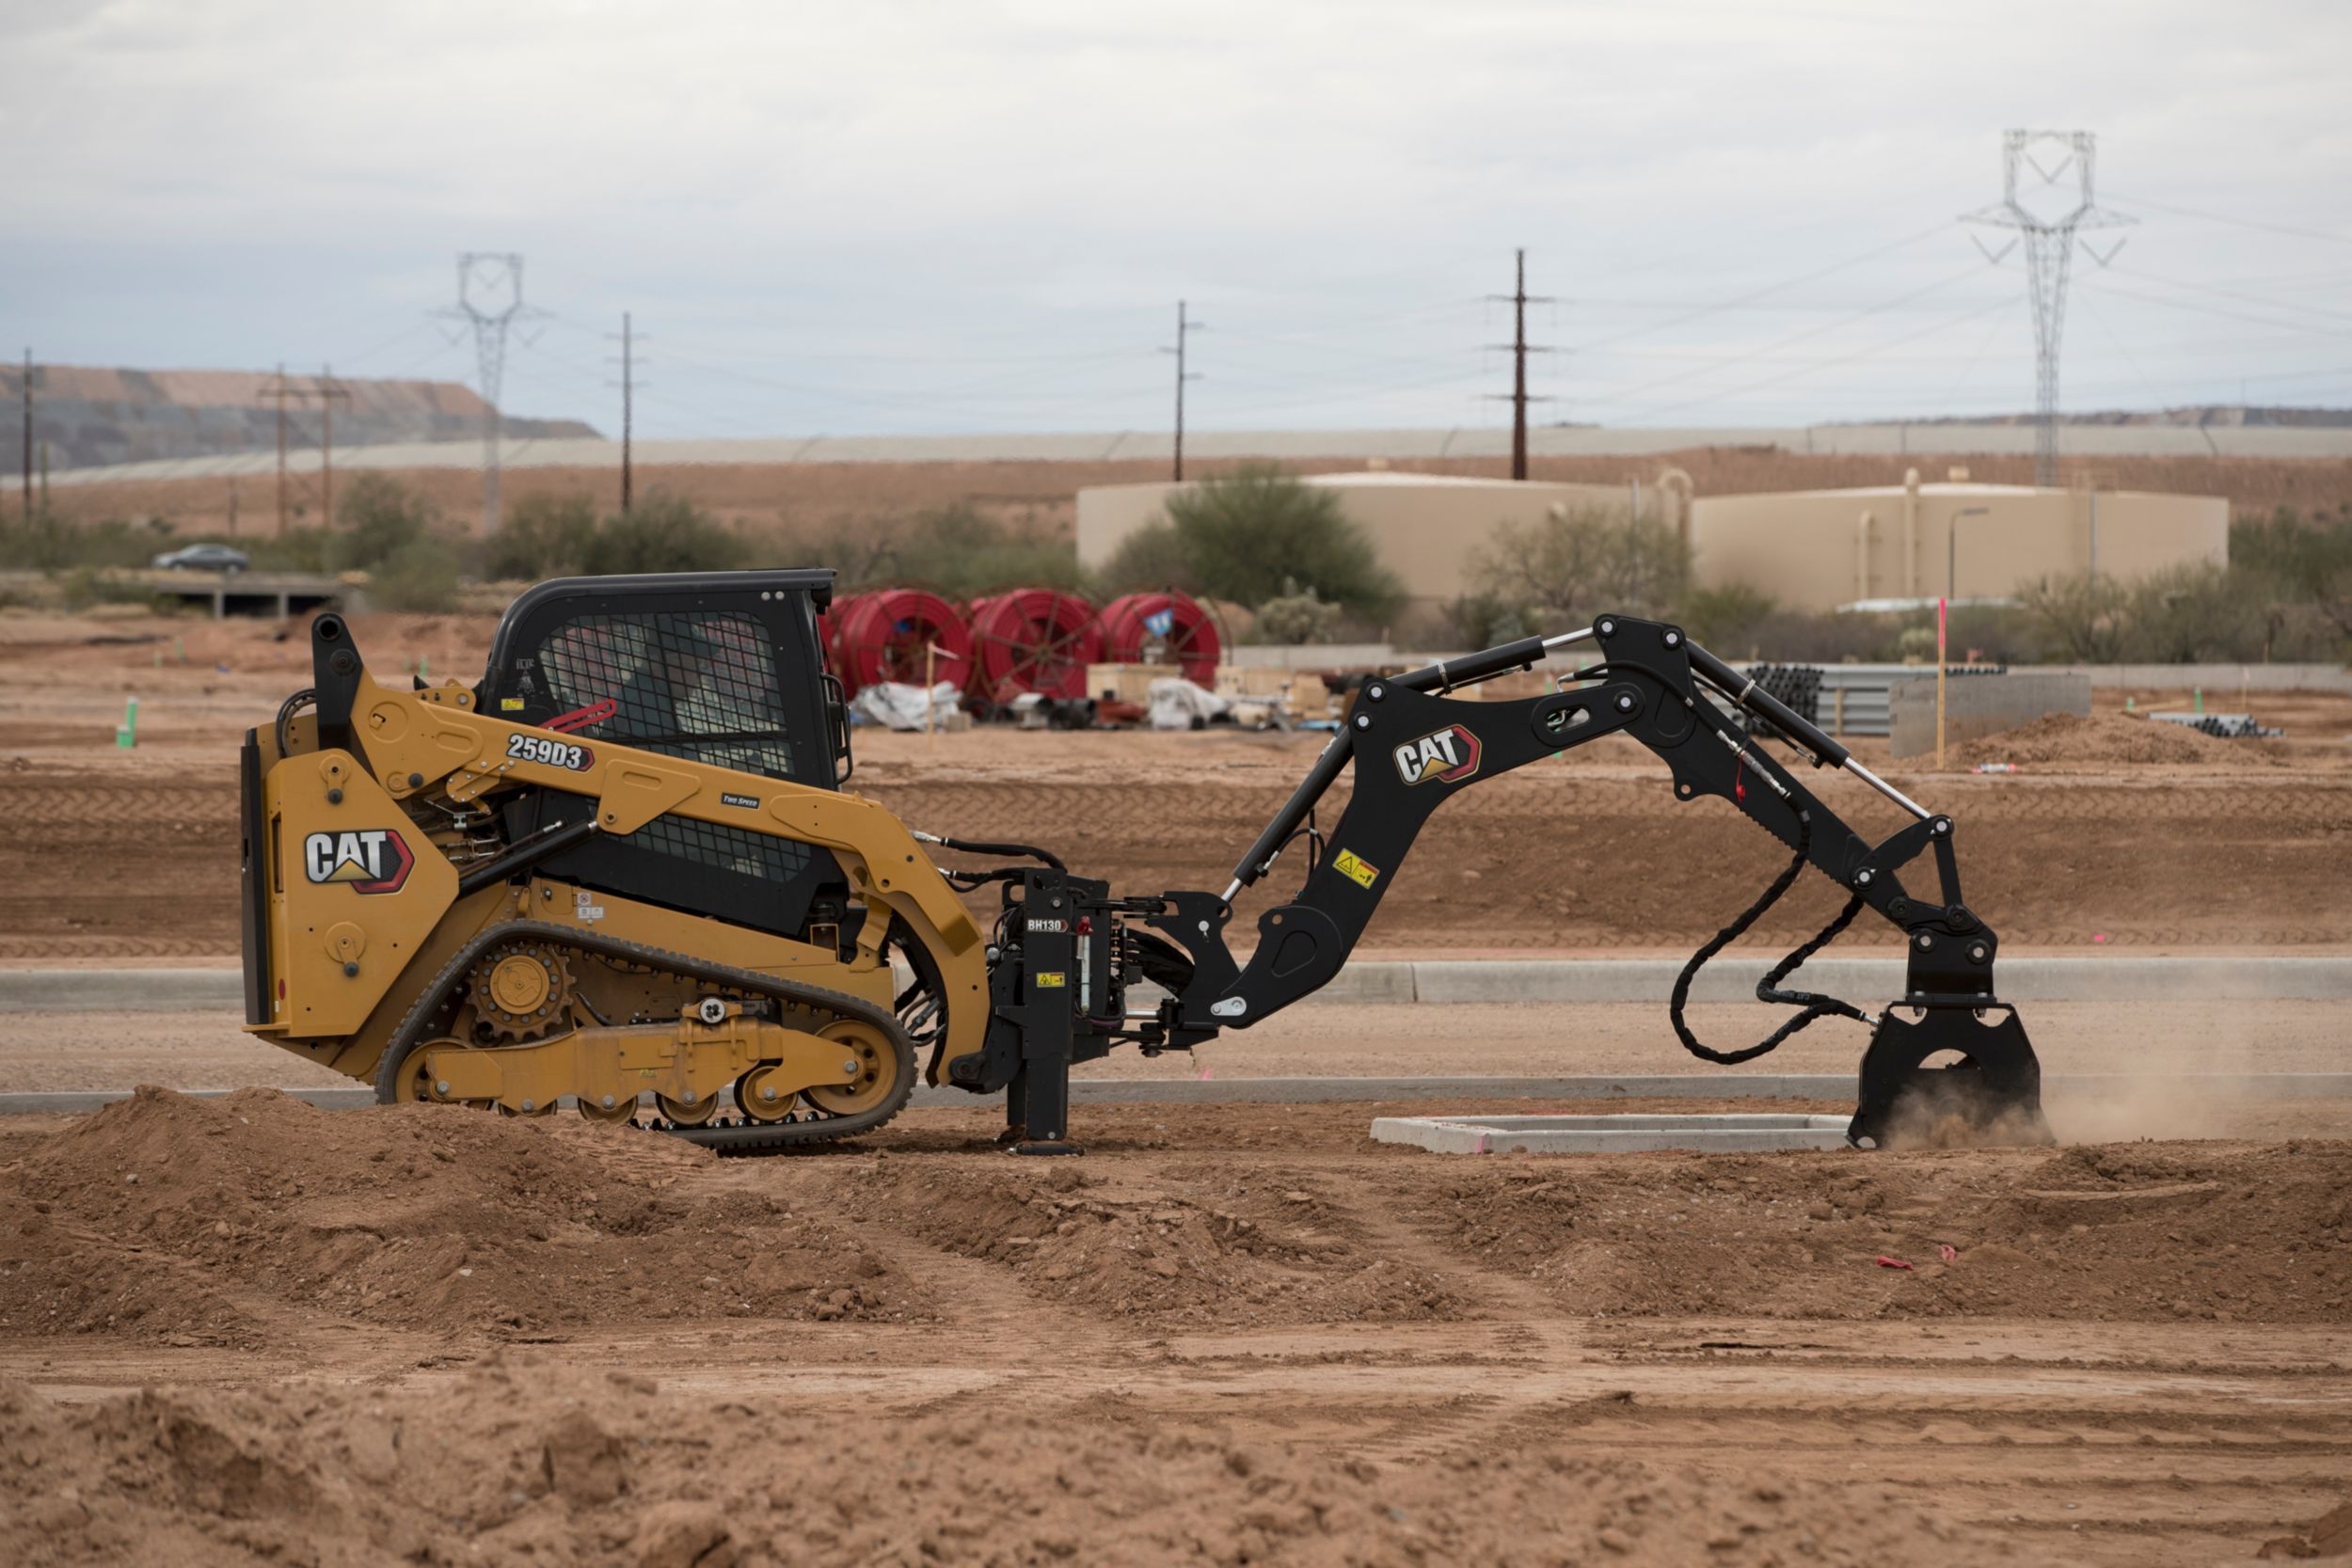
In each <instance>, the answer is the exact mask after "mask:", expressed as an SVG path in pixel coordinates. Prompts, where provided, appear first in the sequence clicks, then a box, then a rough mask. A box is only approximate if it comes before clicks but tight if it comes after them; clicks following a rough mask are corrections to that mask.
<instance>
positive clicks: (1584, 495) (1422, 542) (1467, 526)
mask: <svg viewBox="0 0 2352 1568" xmlns="http://www.w3.org/2000/svg"><path fill="white" fill-rule="evenodd" d="M1300 483H1304V484H1311V485H1313V486H1315V487H1316V488H1318V489H1325V490H1329V491H1331V492H1333V493H1334V494H1336V495H1337V496H1338V497H1339V501H1340V509H1341V511H1342V512H1343V513H1344V514H1345V515H1347V517H1348V518H1349V519H1350V520H1351V521H1353V522H1354V523H1355V524H1356V525H1357V526H1358V527H1359V528H1361V529H1362V530H1363V531H1364V532H1365V534H1366V536H1367V537H1369V538H1370V539H1371V541H1372V546H1373V548H1374V549H1375V551H1376V552H1378V554H1379V557H1380V563H1381V564H1382V565H1384V566H1386V567H1387V568H1388V569H1389V570H1390V571H1391V572H1394V573H1395V574H1396V576H1397V578H1398V579H1399V580H1400V581H1402V582H1403V583H1404V584H1405V591H1406V594H1408V595H1409V596H1410V603H1411V604H1412V605H1413V606H1414V607H1415V608H1421V609H1427V608H1437V607H1442V606H1444V605H1446V604H1449V603H1451V602H1452V601H1453V600H1454V599H1456V598H1458V597H1460V596H1461V595H1462V594H1466V593H1469V592H1470V590H1471V587H1472V584H1471V581H1470V577H1471V575H1472V571H1473V558H1474V556H1475V555H1476V554H1477V553H1478V552H1479V551H1480V550H1482V549H1483V548H1484V547H1485V546H1487V545H1488V544H1489V543H1490V542H1491V541H1492V539H1493V537H1494V534H1495V531H1496V530H1497V528H1498V527H1499V526H1500V525H1502V524H1503V523H1535V522H1540V521H1542V520H1543V519H1544V518H1545V517H1546V516H1549V515H1552V514H1553V510H1554V509H1555V508H1558V509H1560V510H1561V511H1562V512H1579V511H1601V512H1612V513H1614V514H1615V515H1618V516H1620V517H1622V516H1624V515H1627V514H1628V513H1629V511H1631V510H1632V509H1634V508H1636V507H1638V508H1640V510H1641V512H1642V513H1643V515H1645V516H1652V517H1659V518H1661V519H1662V520H1664V521H1666V522H1667V523H1669V524H1672V525H1674V526H1677V527H1679V526H1680V525H1681V522H1682V519H1683V517H1684V516H1685V515H1687V509H1688V507H1689V505H1690V493H1691V491H1690V483H1691V482H1690V480H1689V478H1688V477H1687V476H1685V475H1683V474H1682V473H1680V471H1679V470H1677V469H1668V470H1667V471H1666V472H1665V474H1663V475H1661V477H1660V478H1659V479H1658V480H1655V481H1647V482H1645V481H1640V480H1633V481H1629V482H1628V483H1624V484H1553V483H1538V482H1534V481H1514V480H1507V479H1476V478H1466V477H1463V476H1459V475H1454V474H1414V473H1400V472H1396V471H1393V470H1389V469H1382V468H1372V469H1364V470H1359V471H1356V472H1352V473H1336V474H1305V475H1301V476H1300ZM1184 488H1185V486H1184V485H1180V484H1174V483H1153V484H1096V485H1089V486H1088V487H1087V488H1085V489H1082V490H1080V491H1079V492H1078V561H1079V563H1080V564H1081V565H1083V566H1085V567H1087V568H1088V569H1089V570H1096V569H1099V568H1101V567H1102V566H1104V564H1106V563H1107V562H1109V561H1110V558H1111V557H1112V556H1113V555H1114V554H1116V553H1117V552H1118V550H1119V546H1120V545H1121V544H1123V543H1125V542H1126V539H1127V536H1128V535H1129V534H1132V533H1134V532H1135V531H1136V530H1137V529H1140V528H1142V527H1144V526H1145V525H1147V524H1149V523H1152V522H1156V521H1158V520H1160V519H1162V518H1164V517H1165V516H1166V515H1167V506H1168V495H1169V493H1170V492H1172V491H1175V490H1180V489H1184Z"/></svg>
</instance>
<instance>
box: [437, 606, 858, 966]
mask: <svg viewBox="0 0 2352 1568" xmlns="http://www.w3.org/2000/svg"><path fill="white" fill-rule="evenodd" d="M833 580H834V574H833V573H832V571H831V570H830V569H822V568H818V569H795V570H782V571H762V572H678V573H667V574H660V575H647V576H640V577H600V578H555V579H554V580H552V581H548V582H543V583H541V584H539V585H538V586H537V587H535V588H532V589H531V590H530V591H528V592H527V593H525V594H522V595H521V596H520V597H518V598H517V599H516V600H515V602H514V603H513V604H512V605H510V606H509V607H508V608H507V611H506V614H505V616H504V618H503V619H501V621H500V622H499V629H498V634H497V637H496V638H495V639H494V640H493V641H492V642H491V645H490V664H489V669H488V671H487V672H486V673H485V674H484V676H483V681H482V686H481V688H480V689H479V690H478V692H477V694H476V701H477V703H478V705H479V706H478V711H480V712H482V713H485V714H487V715H489V716H490V717H492V718H497V719H505V720H511V721H515V722H517V723H524V724H532V725H536V726H539V727H541V728H552V729H555V730H558V731H560V732H562V733H564V734H565V735H567V736H570V737H571V738H572V739H573V740H576V741H578V742H580V744H582V745H584V746H591V747H593V746H595V745H596V744H597V743H598V742H609V743H611V744H612V745H615V746H628V747H634V748H636V749H638V750H641V751H646V752H659V753H660V754H661V755H663V756H673V757H682V758H686V759H688V760H690V761H693V762H699V763H705V764H707V765H708V766H710V767H713V768H731V769H734V770H735V771H737V772H739V773H743V774H746V775H749V776H750V777H748V778H746V780H745V781H744V784H745V787H744V788H743V789H742V790H741V791H740V792H739V793H737V794H734V795H731V796H730V797H729V798H728V799H729V801H730V803H739V804H741V805H742V806H743V807H744V823H743V825H742V826H740V827H737V826H732V825H729V824H723V823H716V822H703V821H697V820H695V819H693V818H691V817H685V816H658V817H656V818H655V819H654V820H653V821H651V822H649V823H647V824H646V825H645V826H644V828H641V829H640V830H638V831H637V832H633V833H627V834H613V833H600V834H597V835H596V837H594V838H592V839H590V840H589V841H587V842H586V843H583V844H581V845H579V846H578V847H574V848H570V849H566V850H564V851H563V852H561V853H560V854H556V855H553V856H550V857H548V860H547V861H546V862H545V863H543V864H542V866H541V870H542V872H543V873H544V874H545V875H547V876H548V877H550V878H553V879H558V880H562V881H568V882H572V883H574V884H576V885H578V886H579V887H580V888H582V889H586V890H591V891H604V892H610V893H614V894H619V895H624V896H627V897H631V898H638V899H643V900H644V901H645V902H648V903H653V904H660V905H663V906H665V907H667V908H670V909H675V910H678V911H684V912H686V913H691V914H701V915H709V916H713V917H716V918H718V919H720V920H725V921H730V922H733V923H735V924H737V925H740V926H747V927H752V928H754V929H756V930H763V931H769V932H771V933H773V934H776V935H779V936H787V937H791V938H794V939H796V940H801V941H807V940H812V938H813V937H814V936H815V934H816V932H817V931H818V929H824V930H829V931H831V932H833V933H835V935H834V940H836V941H839V942H853V941H854V940H855V935H856V930H857V920H856V918H855V911H853V910H852V908H851V899H850V889H849V887H848V885H847V884H846V883H845V882H844V881H843V880H842V879H841V872H840V867H839V865H838V864H837V863H835V862H834V858H833V857H832V856H831V855H829V854H825V853H822V852H820V851H818V850H817V849H815V848H813V847H811V846H809V845H806V844H803V843H800V842H799V841H797V840H794V839H790V838H786V837H783V836H780V835H779V834H778V833H777V832H775V831H773V829H772V827H771V826H770V825H769V824H768V821H767V819H765V818H764V817H762V816H761V815H760V814H759V810H758V808H759V803H760V798H761V796H762V795H763V794H764V793H765V792H764V791H761V790H758V789H757V788H755V781H756V780H758V779H761V778H767V779H778V780H783V781H786V782H788V783H791V784H805V785H808V786H810V787H813V788H818V789H837V788H839V787H840V785H841V783H842V781H843V780H845V779H847V778H848V777H849V776H850V725H849V712H848V707H847V705H846V704H845V703H844V702H843V700H842V691H841V685H840V682H838V681H837V680H835V679H834V677H833V675H832V674H830V673H828V672H827V671H826V669H825V664H824V653H823V649H822V645H821V642H820V641H819V639H818V634H817V617H818V613H819V612H821V611H822V610H825V609H826V608H827V607H828V606H830V605H831V604H832V602H833ZM501 812H502V814H503V816H504V822H503V824H502V825H503V827H504V830H505V838H506V841H507V842H508V843H513V844H518V843H521V842H523V841H524V840H525V839H526V838H528V837H530V836H531V835H532V834H534V833H537V832H544V831H546V830H548V829H550V828H553V827H557V826H560V825H562V824H564V823H565V822H568V821H575V820H580V819H583V818H585V817H586V816H592V815H593V814H594V812H595V802H594V801H592V800H588V799H587V798H586V797H584V796H580V795H574V794H569V793H567V792H565V791H563V790H558V789H545V788H542V789H531V790H524V791H520V792H518V793H516V795H515V796H513V797H511V798H510V799H508V800H506V801H505V802H504V803H503V804H502V806H501Z"/></svg>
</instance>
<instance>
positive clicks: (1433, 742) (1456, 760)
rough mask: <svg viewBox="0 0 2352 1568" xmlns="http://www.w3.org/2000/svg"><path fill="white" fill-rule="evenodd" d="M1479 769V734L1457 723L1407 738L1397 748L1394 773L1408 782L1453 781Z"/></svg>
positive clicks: (1440, 782) (1465, 777)
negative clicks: (1475, 734)
mask: <svg viewBox="0 0 2352 1568" xmlns="http://www.w3.org/2000/svg"><path fill="white" fill-rule="evenodd" d="M1477 771H1478V737H1477V736H1474V735H1472V734H1470V731H1468V730H1466V729H1464V728H1463V727H1462V726H1461V725H1459V724H1449V725H1447V726H1446V727H1445V728H1444V729H1442V730H1439V731H1438V732H1437V733H1436V734H1435V735H1424V736H1422V737H1421V738H1420V739H1419V740H1408V741H1406V743H1405V744H1404V745H1402V746H1399V747H1398V748H1397V749H1396V776H1397V777H1398V778H1400V779H1403V780H1404V781H1405V782H1406V784H1426V783H1428V782H1429V781H1430V780H1431V779H1435V780H1437V781H1438V783H1439V784H1452V783H1454V781H1455V780H1457V779H1467V778H1469V777H1470V775H1471V774H1472V773H1475V772H1477Z"/></svg>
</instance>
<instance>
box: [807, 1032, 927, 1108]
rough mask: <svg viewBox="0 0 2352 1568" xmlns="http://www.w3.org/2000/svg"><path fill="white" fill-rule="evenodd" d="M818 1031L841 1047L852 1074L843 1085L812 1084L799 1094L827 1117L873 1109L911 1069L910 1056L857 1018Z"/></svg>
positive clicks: (844, 1063) (886, 1098)
mask: <svg viewBox="0 0 2352 1568" xmlns="http://www.w3.org/2000/svg"><path fill="white" fill-rule="evenodd" d="M817 1032H818V1034H819V1035H822V1036H823V1037H825V1038H826V1039H829V1040H831V1041H833V1042H834V1044H836V1045H838V1046H840V1047H841V1049H842V1052H843V1066H844V1067H845V1068H847V1069H850V1070H851V1071H853V1072H854V1074H855V1076H854V1077H852V1078H851V1079H850V1081H849V1082H848V1083H846V1084H811V1085H809V1086H808V1087H807V1088H804V1089H803V1090H802V1091H801V1097H802V1098H803V1100H806V1101H808V1102H809V1103H810V1104H811V1105H814V1106H815V1107H817V1109H818V1110H820V1111H822V1112H824V1113H825V1114H826V1115H828V1116H835V1117H853V1116H856V1115H858V1114H860V1113H861V1112H865V1111H870V1110H872V1109H873V1108H874V1107H875V1106H877V1105H880V1104H881V1103H882V1101H885V1100H888V1099H889V1098H890V1097H891V1095H892V1094H893V1093H894V1092H896V1091H897V1089H898V1085H899V1083H900V1081H901V1079H902V1078H903V1077H905V1076H906V1075H907V1074H908V1073H910V1072H911V1071H912V1070H913V1068H914V1061H913V1057H912V1055H911V1053H905V1052H902V1051H901V1050H899V1049H898V1048H897V1046H896V1044H895V1042H893V1041H892V1040H890V1039H888V1038H887V1037H884V1036H883V1035H882V1031H881V1030H879V1029H876V1028H874V1027H872V1026H871V1025H870V1024H867V1023H865V1022H860V1021H859V1020H857V1019H853V1018H845V1019H840V1020H837V1021H835V1022H832V1023H828V1024H826V1025H825V1026H824V1027H823V1028H822V1029H819V1030H818V1031H817Z"/></svg>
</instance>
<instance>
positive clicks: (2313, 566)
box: [2230, 502, 2352, 653]
mask: <svg viewBox="0 0 2352 1568" xmlns="http://www.w3.org/2000/svg"><path fill="white" fill-rule="evenodd" d="M2230 570H2231V572H2232V573H2233V575H2234V574H2245V575H2249V576H2251V577H2254V578H2257V579H2259V580H2260V581H2261V583H2262V585H2263V589H2264V591H2265V595H2264V596H2265V600H2266V601H2267V602H2266V603H2265V614H2264V629H2265V648H2266V649H2267V648H2273V647H2276V646H2278V645H2279V644H2280V642H2281V641H2289V640H2294V641H2302V642H2306V643H2312V644H2316V645H2333V647H2334V651H2336V652H2339V653H2342V652H2344V651H2345V649H2344V646H2343V645H2344V643H2346V642H2352V502H2344V503H2341V504H2339V505H2337V506H2335V507H2333V508H2326V507H2323V508H2321V509H2320V510H2318V511H2317V512H2315V513H2313V514H2312V515H2311V516H2310V517H2308V518H2306V517H2305V516H2303V515H2302V514H2300V513H2299V512H2297V511H2296V509H2295V508H2293V507H2291V506H2281V507H2280V508H2278V509H2277V510H2276V511H2274V512H2272V513H2271V515H2269V516H2267V517H2262V518H2248V519H2241V520H2239V521H2236V522H2233V523H2232V524H2231V526H2230ZM2298 623H2302V625H2303V626H2304V627H2306V628H2308V633H2309V635H2306V636H2304V637H2302V638H2299V639H2298V638H2296V636H2295V634H2296V630H2297V629H2298V627H2297V624H2298Z"/></svg>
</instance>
